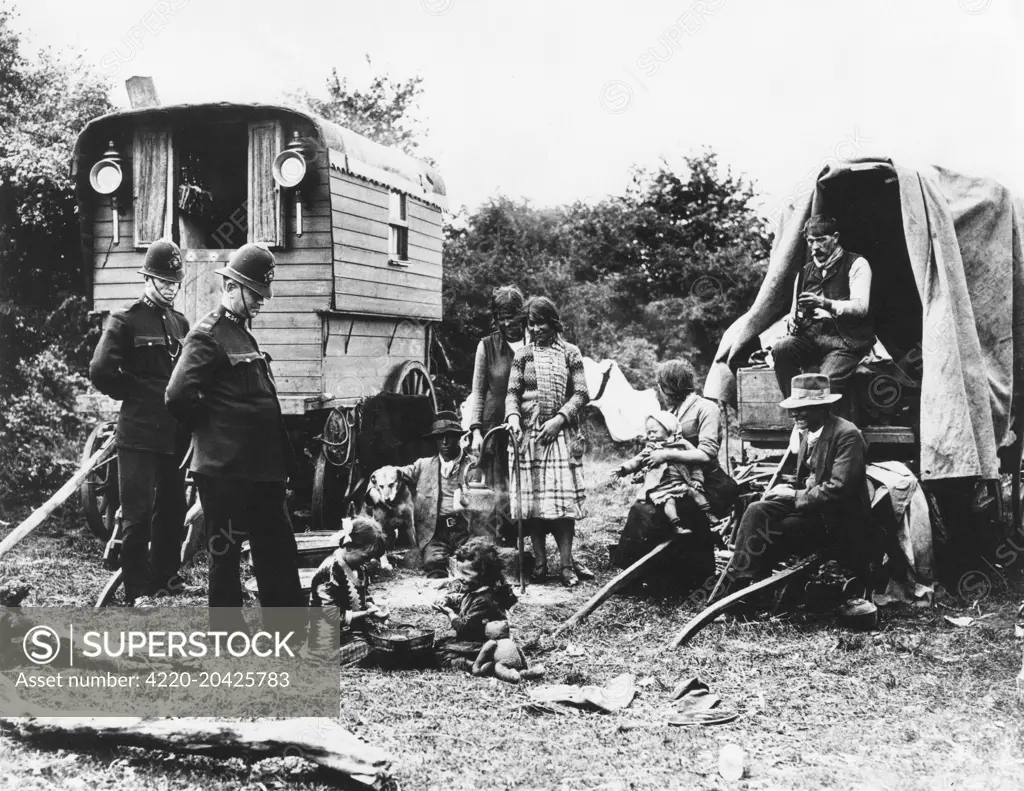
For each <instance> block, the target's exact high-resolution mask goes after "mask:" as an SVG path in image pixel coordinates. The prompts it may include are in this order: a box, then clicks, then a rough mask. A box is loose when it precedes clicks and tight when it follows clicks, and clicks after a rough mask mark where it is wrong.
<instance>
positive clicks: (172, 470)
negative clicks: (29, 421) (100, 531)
mask: <svg viewBox="0 0 1024 791" xmlns="http://www.w3.org/2000/svg"><path fill="white" fill-rule="evenodd" d="M188 330H189V326H188V321H187V320H186V319H185V317H184V316H183V315H182V314H180V313H178V312H177V311H176V310H174V309H173V308H171V307H164V306H161V305H158V304H157V303H156V302H154V301H153V300H151V299H149V298H148V297H145V296H144V297H142V298H141V299H140V300H139V301H138V302H136V303H134V304H133V305H132V306H131V307H129V308H128V309H127V310H123V311H118V312H116V313H113V314H111V316H110V318H109V319H108V320H107V324H106V327H105V328H104V330H103V335H102V337H101V338H100V342H99V345H98V346H97V347H96V352H95V354H94V355H93V358H92V363H91V364H90V365H89V376H90V378H91V379H92V382H93V384H94V385H95V386H96V389H97V390H99V391H100V392H101V393H104V394H106V395H108V396H110V397H111V398H115V399H118V400H119V401H121V408H120V411H119V413H118V418H117V430H116V433H115V440H114V441H115V444H116V446H117V455H118V487H119V493H120V499H121V511H122V516H123V520H124V521H123V527H124V529H123V534H122V545H121V546H122V548H121V566H122V568H123V569H124V577H125V595H126V598H127V599H128V600H129V601H134V600H135V599H136V598H137V597H139V596H143V595H151V594H154V593H159V592H163V591H167V592H176V591H177V590H178V589H179V586H180V585H181V581H180V580H179V579H178V578H177V570H178V565H179V560H180V546H181V534H182V530H183V528H184V522H185V511H186V503H185V473H184V471H182V470H180V469H179V467H180V465H179V461H180V459H181V455H182V453H183V451H184V449H185V438H186V435H185V432H184V431H182V429H181V427H180V426H179V425H178V423H177V421H175V419H174V418H173V417H172V416H171V415H170V414H169V413H168V412H167V409H166V407H165V406H164V389H165V388H166V387H167V382H168V380H169V379H170V376H171V371H172V370H173V369H174V364H175V360H177V358H178V356H179V354H180V353H181V348H182V339H183V338H184V337H185V335H186V334H187V333H188Z"/></svg>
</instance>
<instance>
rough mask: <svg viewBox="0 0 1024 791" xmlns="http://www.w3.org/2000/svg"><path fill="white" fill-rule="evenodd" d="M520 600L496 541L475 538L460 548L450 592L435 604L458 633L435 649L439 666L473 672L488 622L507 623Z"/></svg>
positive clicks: (436, 608)
mask: <svg viewBox="0 0 1024 791" xmlns="http://www.w3.org/2000/svg"><path fill="white" fill-rule="evenodd" d="M516 601H517V599H516V595H515V593H513V592H512V587H511V586H510V585H509V584H508V582H506V581H505V574H504V572H503V571H502V567H501V558H500V557H499V555H498V548H497V547H496V546H495V545H494V542H493V541H491V540H490V539H489V538H483V537H477V538H471V539H470V540H469V541H467V542H466V543H465V544H463V545H462V546H461V547H459V548H458V549H457V550H456V551H455V574H454V579H453V580H451V581H450V582H449V583H448V592H447V593H446V594H445V595H444V596H442V597H441V598H440V599H438V600H437V601H436V602H435V603H434V609H435V610H437V611H438V612H440V613H442V614H443V615H445V616H447V618H448V621H449V623H450V624H451V627H452V629H453V630H454V631H455V637H453V638H448V639H446V640H442V641H440V642H439V643H438V644H437V646H436V647H435V658H436V660H437V663H438V665H439V666H440V667H441V668H443V669H445V670H464V671H466V672H467V673H470V672H472V670H473V661H474V660H475V659H476V657H477V655H478V654H479V653H480V649H481V648H482V647H483V644H484V642H485V641H486V640H487V636H486V634H485V627H486V625H487V623H488V622H490V621H505V620H507V619H508V609H509V608H510V607H511V606H512V605H513V604H515V603H516Z"/></svg>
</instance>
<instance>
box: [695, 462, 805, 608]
mask: <svg viewBox="0 0 1024 791" xmlns="http://www.w3.org/2000/svg"><path fill="white" fill-rule="evenodd" d="M791 452H792V451H791V450H790V449H789V448H788V447H787V448H786V453H785V454H784V455H783V457H782V461H780V462H779V466H778V467H776V468H775V473H774V474H773V475H772V477H771V479H770V480H769V481H768V485H767V486H765V487H764V491H763V492H762V493H761V497H760V498H759V499H758V502H761V501H762V500H764V498H765V497H766V496H767V495H768V492H770V491H771V490H772V487H773V486H775V484H776V483H777V482H778V480H779V476H780V475H781V474H782V468H783V467H784V466H785V464H786V462H787V461H788V460H789V456H790V453H791ZM735 559H736V553H735V552H733V553H732V557H730V558H729V562H728V563H726V564H725V568H724V569H722V573H721V574H720V575H719V577H718V581H717V582H716V583H715V587H714V588H712V589H711V595H710V596H708V601H707V603H708V605H710V604H711V602H713V601H714V600H715V597H716V596H717V595H718V592H719V591H720V590H721V589H722V586H723V585H724V584H725V578H726V577H728V576H729V572H730V571H732V564H733V561H734V560H735Z"/></svg>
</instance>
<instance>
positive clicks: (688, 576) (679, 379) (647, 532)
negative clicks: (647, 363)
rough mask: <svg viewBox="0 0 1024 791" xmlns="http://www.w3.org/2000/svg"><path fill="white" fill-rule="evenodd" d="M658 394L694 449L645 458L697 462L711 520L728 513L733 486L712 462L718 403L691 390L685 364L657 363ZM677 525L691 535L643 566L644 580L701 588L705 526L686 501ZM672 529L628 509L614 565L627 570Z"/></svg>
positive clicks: (706, 570) (710, 554)
mask: <svg viewBox="0 0 1024 791" xmlns="http://www.w3.org/2000/svg"><path fill="white" fill-rule="evenodd" d="M657 382H658V390H659V391H660V393H661V395H662V397H663V398H664V400H665V402H666V404H667V405H668V407H669V411H671V412H672V413H673V414H674V415H675V417H676V420H678V421H679V428H678V432H677V436H679V437H681V438H683V439H686V440H688V441H689V442H690V443H691V444H692V445H693V446H694V450H681V449H672V448H665V449H663V450H658V451H655V452H654V453H652V454H651V457H650V458H651V462H652V463H654V464H661V463H666V462H667V463H676V464H688V465H692V464H699V465H701V467H702V469H703V472H704V493H705V496H706V497H707V500H708V502H709V504H710V506H711V513H712V514H713V515H715V516H717V517H723V516H725V515H726V514H728V513H729V512H730V511H731V510H732V508H733V506H734V505H735V503H736V498H737V496H738V493H739V487H738V486H737V484H736V482H735V481H734V480H733V479H732V478H730V477H729V476H728V475H727V474H726V472H725V470H723V469H722V467H721V465H720V464H719V463H718V450H719V443H720V441H721V439H720V437H721V413H720V412H719V410H718V405H717V404H715V403H714V402H713V401H711V400H709V399H706V398H704V397H702V396H701V395H700V394H699V393H697V392H696V373H695V372H694V370H693V366H692V365H690V363H689V362H687V361H686V360H671V361H668V362H664V363H661V364H660V365H659V366H658V369H657ZM676 509H677V511H678V514H679V518H680V522H681V526H682V527H684V528H688V529H689V530H690V531H691V534H690V535H686V536H682V537H680V538H677V539H676V540H675V543H674V544H673V545H672V546H671V547H670V548H669V549H668V550H666V551H665V552H663V553H661V554H660V555H659V556H658V557H657V558H656V559H655V560H654V561H652V562H651V564H650V565H649V566H648V567H647V573H646V575H645V579H647V580H648V582H650V583H652V584H657V583H664V584H665V585H666V586H669V587H672V588H675V592H680V591H682V590H684V589H692V588H695V587H699V586H700V585H702V584H705V582H706V580H707V578H708V577H709V576H710V575H713V574H714V572H715V557H714V544H715V537H714V534H713V533H712V532H711V523H710V522H709V520H708V517H707V514H705V513H704V512H703V511H702V510H701V509H700V508H699V507H698V506H697V504H696V503H695V502H694V501H693V499H692V498H681V499H677V500H676ZM672 532H673V531H672V527H671V525H669V523H668V519H667V518H666V517H665V515H664V514H663V513H661V511H660V510H659V509H657V508H656V507H654V506H652V505H651V504H650V503H647V502H637V503H634V504H633V506H632V507H631V508H630V510H629V515H628V516H627V517H626V526H625V528H624V529H623V531H622V534H621V536H620V537H619V545H618V549H617V551H616V555H617V556H616V557H615V558H614V562H615V564H616V565H618V566H619V567H620V568H628V567H629V566H631V565H632V564H633V563H635V562H636V561H637V560H639V559H640V558H641V557H643V556H644V555H646V554H647V553H648V552H649V551H650V550H652V549H653V548H654V547H655V546H656V545H657V544H658V543H660V542H661V541H664V540H665V539H666V538H670V537H671V534H672Z"/></svg>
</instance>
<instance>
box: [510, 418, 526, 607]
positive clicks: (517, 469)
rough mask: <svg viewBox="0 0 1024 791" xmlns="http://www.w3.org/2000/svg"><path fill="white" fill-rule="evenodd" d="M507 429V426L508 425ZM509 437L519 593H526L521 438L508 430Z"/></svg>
mask: <svg viewBox="0 0 1024 791" xmlns="http://www.w3.org/2000/svg"><path fill="white" fill-rule="evenodd" d="M506 429H507V426H506ZM508 439H509V442H510V443H511V445H512V468H513V475H515V478H516V532H517V533H518V546H519V593H520V594H523V593H526V573H525V572H524V571H523V557H524V555H525V554H526V546H525V541H524V539H523V478H522V469H521V465H520V460H519V439H518V438H517V437H516V436H515V435H514V434H513V433H512V432H511V431H509V432H508Z"/></svg>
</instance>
